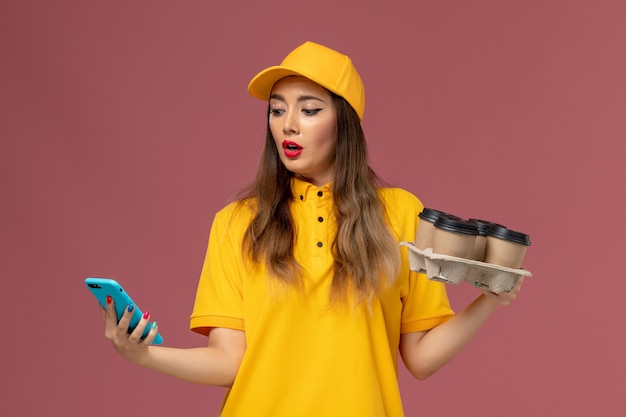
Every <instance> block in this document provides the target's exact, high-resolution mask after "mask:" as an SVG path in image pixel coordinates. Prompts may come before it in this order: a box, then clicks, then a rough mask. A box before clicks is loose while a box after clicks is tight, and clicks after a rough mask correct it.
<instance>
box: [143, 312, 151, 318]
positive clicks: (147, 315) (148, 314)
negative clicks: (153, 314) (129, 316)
mask: <svg viewBox="0 0 626 417" xmlns="http://www.w3.org/2000/svg"><path fill="white" fill-rule="evenodd" d="M148 317H150V312H149V311H146V312H145V313H143V318H144V319H147V318H148Z"/></svg>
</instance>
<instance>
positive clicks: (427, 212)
mask: <svg viewBox="0 0 626 417" xmlns="http://www.w3.org/2000/svg"><path fill="white" fill-rule="evenodd" d="M447 214H448V213H445V212H443V211H440V210H435V209H432V208H427V207H424V209H423V210H422V212H421V213H420V214H418V215H417V216H418V217H419V218H420V219H424V220H426V221H427V222H430V223H435V222H436V221H437V219H438V218H439V216H441V215H447Z"/></svg>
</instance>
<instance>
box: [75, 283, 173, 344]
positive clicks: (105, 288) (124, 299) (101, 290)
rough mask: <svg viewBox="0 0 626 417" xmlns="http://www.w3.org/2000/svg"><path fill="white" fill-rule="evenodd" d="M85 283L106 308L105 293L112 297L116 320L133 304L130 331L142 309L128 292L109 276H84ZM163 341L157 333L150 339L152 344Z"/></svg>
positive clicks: (144, 335) (137, 320) (147, 330)
mask: <svg viewBox="0 0 626 417" xmlns="http://www.w3.org/2000/svg"><path fill="white" fill-rule="evenodd" d="M85 285H87V288H88V289H89V291H91V293H92V294H93V295H94V296H95V297H96V298H97V299H98V301H99V302H100V305H101V306H102V307H104V308H107V304H106V298H107V295H110V296H111V297H113V301H115V312H116V313H117V321H119V320H120V319H121V318H122V315H123V314H124V311H125V310H126V308H127V307H128V306H129V305H130V304H132V305H133V306H134V310H133V316H132V317H131V319H130V324H129V326H128V333H130V332H132V331H133V330H134V329H135V327H136V326H137V323H139V320H141V318H142V317H143V313H142V311H141V310H140V309H139V306H138V305H137V304H136V303H135V302H134V301H133V300H132V298H130V296H129V295H128V293H127V292H126V291H124V288H122V286H121V285H120V284H119V283H118V282H117V281H115V280H114V279H110V278H86V279H85ZM150 324H151V323H148V326H146V329H145V330H144V332H143V335H142V336H141V337H142V339H143V338H144V337H146V336H147V335H148V332H149V331H150ZM161 343H163V337H162V336H161V334H159V333H157V335H156V337H155V338H154V340H153V341H152V344H153V345H160V344H161Z"/></svg>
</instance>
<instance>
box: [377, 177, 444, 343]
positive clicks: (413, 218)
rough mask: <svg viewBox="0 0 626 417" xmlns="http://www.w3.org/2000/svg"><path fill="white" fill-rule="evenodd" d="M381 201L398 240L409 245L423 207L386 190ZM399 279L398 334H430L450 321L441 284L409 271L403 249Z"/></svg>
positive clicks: (405, 193)
mask: <svg viewBox="0 0 626 417" xmlns="http://www.w3.org/2000/svg"><path fill="white" fill-rule="evenodd" d="M384 197H385V198H384V199H383V201H385V205H386V207H387V212H388V214H389V216H390V221H391V224H392V227H393V228H394V230H395V232H396V234H397V237H398V240H399V241H405V242H409V241H413V240H414V239H415V232H416V231H417V227H418V224H419V217H418V214H419V213H420V212H421V211H422V209H423V208H424V205H423V204H422V202H421V201H420V200H419V199H418V198H417V197H416V196H414V195H413V194H411V193H410V192H408V191H405V190H402V189H398V188H395V189H387V192H386V194H385V195H384ZM401 275H402V276H403V277H404V278H403V279H402V282H405V286H404V291H403V294H402V318H401V326H400V333H410V332H418V331H426V330H430V329H432V328H433V327H436V326H438V325H440V324H442V323H444V322H446V321H448V320H449V319H451V318H452V317H454V311H453V310H452V308H451V307H450V301H449V300H448V295H447V293H446V287H445V284H443V283H441V282H437V281H432V280H429V279H428V277H427V276H426V275H425V274H422V273H418V272H414V271H411V270H410V268H409V266H408V253H407V251H406V248H405V249H404V250H403V255H402V272H401ZM405 280H406V281H405Z"/></svg>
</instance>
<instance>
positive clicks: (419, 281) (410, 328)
mask: <svg viewBox="0 0 626 417" xmlns="http://www.w3.org/2000/svg"><path fill="white" fill-rule="evenodd" d="M402 303H403V308H402V324H401V327H400V333H411V332H420V331H426V330H430V329H432V328H433V327H436V326H438V325H440V324H442V323H444V322H446V321H448V320H450V319H451V318H452V317H454V311H453V310H452V308H451V307H450V301H449V300H448V295H447V293H446V287H445V284H443V283H441V282H436V281H432V280H429V279H428V277H427V276H426V275H425V274H422V273H417V272H413V271H411V272H410V274H409V293H408V294H407V295H406V297H404V299H403V300H402Z"/></svg>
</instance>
